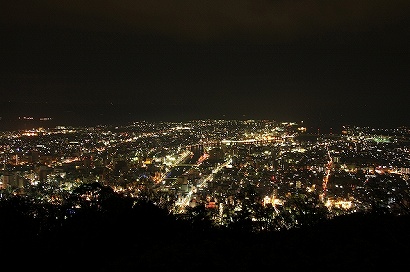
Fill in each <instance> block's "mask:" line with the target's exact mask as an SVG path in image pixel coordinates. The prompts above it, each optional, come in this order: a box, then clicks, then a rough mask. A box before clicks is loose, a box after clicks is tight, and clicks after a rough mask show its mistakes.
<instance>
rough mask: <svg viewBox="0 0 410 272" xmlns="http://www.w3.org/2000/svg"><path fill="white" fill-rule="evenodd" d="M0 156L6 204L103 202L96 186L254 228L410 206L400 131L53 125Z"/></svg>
mask: <svg viewBox="0 0 410 272" xmlns="http://www.w3.org/2000/svg"><path fill="white" fill-rule="evenodd" d="M0 155H1V163H2V165H1V167H0V168H1V171H0V198H1V199H3V200H6V199H10V198H12V197H14V196H24V197H26V198H29V199H31V200H33V201H36V202H39V203H48V204H52V205H55V206H59V205H63V204H64V203H65V202H66V201H67V199H69V198H70V196H72V195H73V194H77V196H78V197H79V198H81V199H82V203H90V205H91V204H92V205H94V204H96V203H97V204H96V205H98V198H99V197H101V196H100V194H101V192H100V191H98V190H96V188H97V187H95V186H88V187H87V185H93V184H100V185H101V186H104V187H109V188H111V189H112V190H113V191H114V192H116V193H118V194H120V195H123V196H125V197H131V198H135V199H145V200H149V201H151V202H152V203H155V205H158V206H159V207H161V208H164V209H167V210H168V211H169V212H170V213H173V214H175V215H176V216H178V217H181V218H186V219H189V220H198V219H204V218H206V220H207V222H209V223H211V224H213V225H217V226H227V227H234V226H235V225H236V224H238V222H239V223H240V226H241V227H246V226H247V225H246V224H244V222H248V223H249V227H250V228H252V229H253V230H256V231H261V230H279V229H284V228H286V229H289V228H293V227H298V226H302V225H310V224H314V223H316V222H318V221H320V220H323V219H329V218H332V217H334V216H338V215H343V214H349V213H355V212H367V211H375V210H378V211H382V212H387V213H394V214H404V213H408V211H409V208H410V206H409V205H410V202H409V201H410V197H409V195H410V194H409V189H410V181H409V177H410V129H409V128H405V127H401V128H395V129H375V128H368V127H354V126H352V127H344V128H343V130H342V132H341V133H340V134H332V133H330V134H320V133H318V132H316V131H315V132H311V131H309V129H306V127H304V124H303V122H301V123H293V122H276V121H272V120H246V121H239V120H193V121H189V122H145V121H139V122H134V123H132V124H129V125H126V126H118V127H115V126H94V127H61V126H60V127H55V128H47V129H45V128H37V129H31V130H22V131H8V132H2V133H1V135H0ZM79 188H81V190H79ZM87 188H88V189H87ZM98 188H100V187H98ZM71 204H72V205H73V207H71V208H72V209H73V211H74V212H75V209H80V208H81V205H77V206H76V205H75V204H74V203H71Z"/></svg>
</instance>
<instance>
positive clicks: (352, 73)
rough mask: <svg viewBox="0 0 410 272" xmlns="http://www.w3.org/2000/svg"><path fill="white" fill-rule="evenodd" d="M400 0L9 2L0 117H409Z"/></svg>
mask: <svg viewBox="0 0 410 272" xmlns="http://www.w3.org/2000/svg"><path fill="white" fill-rule="evenodd" d="M3 2H4V1H3ZM409 12H410V5H409V3H408V0H403V1H395V0H390V1H380V0H364V1H360V0H346V1H343V0H342V1H323V0H311V1H304V0H270V1H245V0H232V1H212V0H211V1H203V0H201V1H196V0H189V1H173V0H157V1H155V0H144V1H134V0H128V1H123V0H117V1H105V0H99V1H72V0H71V1H65V0H61V1H51V0H50V1H48V0H37V1H27V0H25V1H20V0H17V1H8V3H2V4H0V30H1V37H2V38H1V42H0V61H1V64H0V92H1V99H0V101H1V104H0V106H1V110H0V116H1V115H3V116H7V115H8V114H11V113H12V114H19V115H23V114H25V115H30V114H31V115H36V114H37V115H53V114H54V115H59V116H60V117H59V118H62V117H61V116H64V117H65V118H66V119H67V120H68V119H69V118H76V119H78V118H84V119H87V118H94V119H93V120H95V121H98V120H97V119H98V118H102V119H104V118H108V117H111V119H112V120H114V121H115V118H118V120H120V119H122V120H125V119H126V118H128V119H135V120H137V119H147V117H148V116H149V117H151V118H153V119H155V118H156V119H163V120H180V119H185V120H187V119H188V120H189V119H198V118H227V119H228V118H229V119H230V118H241V119H243V118H245V119H252V118H254V119H275V120H289V121H300V120H305V121H307V122H311V123H312V124H313V123H314V124H315V125H316V124H320V123H323V124H326V125H332V124H333V123H334V124H335V125H338V124H342V123H343V124H358V125H366V124H368V125H377V126H399V125H410V115H409V114H408V109H409V108H410V104H409V101H410V100H409V99H408V95H407V93H408V92H409V91H410V89H409V87H410V84H409V81H410V80H409V79H410V77H409V75H410V67H409V60H410V59H409V48H410V46H409V45H410V44H409V41H410V39H409V30H410V20H409V18H410V17H409V15H408V14H410V13H409ZM70 116H71V117H70Z"/></svg>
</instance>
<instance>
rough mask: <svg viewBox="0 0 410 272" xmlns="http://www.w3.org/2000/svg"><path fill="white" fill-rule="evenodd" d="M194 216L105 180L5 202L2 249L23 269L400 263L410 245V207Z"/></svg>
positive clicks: (333, 267) (0, 210) (0, 213)
mask: <svg viewBox="0 0 410 272" xmlns="http://www.w3.org/2000/svg"><path fill="white" fill-rule="evenodd" d="M96 192H97V193H96ZM84 194H88V195H94V196H98V197H96V198H95V199H91V200H87V201H86V200H84V199H83V198H82V196H83V195H84ZM196 212H200V211H196ZM199 214H200V213H199ZM192 219H194V220H191V221H186V220H182V219H179V218H178V217H176V216H174V215H172V214H169V213H168V212H167V211H166V210H163V209H161V208H159V207H157V206H155V205H154V204H153V203H151V202H149V201H146V200H138V201H136V200H135V199H132V198H128V197H123V196H121V195H118V194H116V193H114V192H113V191H112V190H110V189H109V188H105V187H102V186H100V185H99V184H91V185H90V184H87V185H84V186H82V187H80V188H78V190H76V191H75V192H73V194H72V195H71V197H70V198H69V199H67V200H66V202H65V203H64V204H63V205H62V206H61V207H58V208H56V207H54V206H52V205H48V204H47V205H45V204H38V203H36V202H35V201H33V200H29V199H27V198H25V197H18V196H17V197H14V198H11V199H7V200H2V201H0V222H1V224H0V233H1V256H2V260H3V263H7V264H9V265H11V266H12V267H14V269H16V270H17V271H24V270H26V269H30V270H34V269H41V271H148V270H150V271H160V270H162V271H192V270H201V271H202V270H203V269H206V270H212V271H258V270H260V269H266V268H269V269H286V270H287V271H296V270H299V269H303V270H304V271H313V270H316V271H322V270H323V271H347V270H355V271H356V270H357V271H359V270H365V271H371V270H374V269H379V268H380V267H385V269H388V270H389V271H394V270H398V269H399V268H400V267H401V266H403V265H406V264H407V256H408V254H409V252H410V243H409V242H410V233H409V232H408V229H409V227H410V216H409V215H402V216H395V215H391V214H386V213H378V212H376V211H375V212H372V213H367V214H359V213H357V214H351V215H345V216H340V217H336V218H334V219H331V220H327V221H321V222H319V223H317V224H314V225H310V226H308V227H302V228H297V229H296V228H295V229H289V230H283V231H271V232H264V233H254V232H249V231H246V228H236V229H232V230H228V229H221V228H216V227H213V226H212V224H210V223H209V222H207V221H206V218H202V219H201V217H200V216H197V217H196V218H192ZM244 222H245V221H244ZM245 223H246V222H245ZM239 224H240V223H239Z"/></svg>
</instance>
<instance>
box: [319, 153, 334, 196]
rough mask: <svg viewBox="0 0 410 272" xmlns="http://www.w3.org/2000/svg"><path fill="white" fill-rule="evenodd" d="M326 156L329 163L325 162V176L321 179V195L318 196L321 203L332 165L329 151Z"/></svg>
mask: <svg viewBox="0 0 410 272" xmlns="http://www.w3.org/2000/svg"><path fill="white" fill-rule="evenodd" d="M326 149H327V146H326ZM327 156H328V157H329V161H328V162H327V165H326V174H325V176H324V177H323V193H322V195H320V198H321V199H322V201H324V196H325V194H326V190H327V182H328V181H329V177H330V173H331V170H332V164H333V159H332V156H331V155H330V152H329V150H327Z"/></svg>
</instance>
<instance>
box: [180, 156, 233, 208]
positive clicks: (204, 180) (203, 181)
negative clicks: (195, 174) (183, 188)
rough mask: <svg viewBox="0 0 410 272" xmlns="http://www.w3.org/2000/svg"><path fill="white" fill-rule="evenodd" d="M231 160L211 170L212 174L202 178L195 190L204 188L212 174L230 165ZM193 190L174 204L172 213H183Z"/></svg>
mask: <svg viewBox="0 0 410 272" xmlns="http://www.w3.org/2000/svg"><path fill="white" fill-rule="evenodd" d="M231 163H232V160H231V159H229V160H227V161H226V162H224V163H222V164H219V165H217V166H216V167H215V169H214V170H212V173H211V174H209V175H207V176H206V177H202V178H201V179H200V180H199V181H198V184H197V186H196V188H197V189H198V188H202V187H203V186H206V185H207V183H208V181H211V180H212V179H213V177H214V174H216V173H218V172H219V171H220V170H221V169H222V168H224V167H226V166H227V165H229V164H231ZM193 191H194V188H192V189H191V190H189V192H188V194H187V195H186V196H184V197H183V198H182V199H181V200H180V201H178V202H175V207H174V212H175V213H183V212H184V210H185V207H186V206H188V205H189V201H190V200H191V196H192V194H193Z"/></svg>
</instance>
